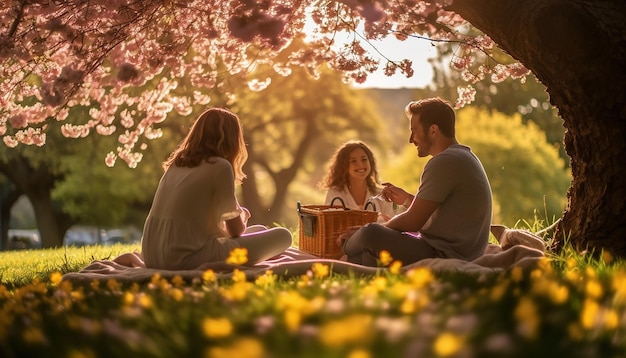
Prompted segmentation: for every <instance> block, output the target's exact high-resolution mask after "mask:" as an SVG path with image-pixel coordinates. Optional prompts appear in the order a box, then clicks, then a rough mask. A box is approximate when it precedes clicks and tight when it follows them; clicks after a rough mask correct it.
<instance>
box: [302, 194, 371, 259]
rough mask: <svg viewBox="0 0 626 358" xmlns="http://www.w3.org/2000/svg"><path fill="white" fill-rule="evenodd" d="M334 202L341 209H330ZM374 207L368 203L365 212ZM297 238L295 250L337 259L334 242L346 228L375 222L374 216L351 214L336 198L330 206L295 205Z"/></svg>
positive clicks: (332, 207)
mask: <svg viewBox="0 0 626 358" xmlns="http://www.w3.org/2000/svg"><path fill="white" fill-rule="evenodd" d="M335 200H339V201H340V202H341V206H336V205H334V203H335ZM370 205H371V206H372V208H373V209H374V210H376V207H375V205H374V203H372V202H368V203H367V204H366V205H365V209H367V208H368V207H369V206H370ZM298 216H299V219H298V227H299V230H298V238H299V248H300V250H302V251H305V252H308V253H310V254H313V255H315V256H319V257H322V258H329V259H338V258H340V257H341V256H342V255H343V251H342V248H341V247H340V246H339V245H338V244H337V238H338V237H339V234H341V232H342V231H344V230H345V229H347V228H348V227H350V226H355V225H364V224H367V223H371V222H374V221H376V218H377V217H378V212H376V211H371V210H353V209H348V208H346V205H345V203H344V202H343V200H342V199H341V198H340V197H336V198H334V199H333V200H332V201H331V202H330V205H302V204H301V203H300V202H298Z"/></svg>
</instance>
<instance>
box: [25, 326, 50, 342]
mask: <svg viewBox="0 0 626 358" xmlns="http://www.w3.org/2000/svg"><path fill="white" fill-rule="evenodd" d="M22 339H24V342H26V343H27V344H42V343H45V342H46V337H45V336H44V335H43V332H42V331H41V329H40V328H38V327H29V328H27V329H26V330H24V333H23V334H22Z"/></svg>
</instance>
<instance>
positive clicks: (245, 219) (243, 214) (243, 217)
mask: <svg viewBox="0 0 626 358" xmlns="http://www.w3.org/2000/svg"><path fill="white" fill-rule="evenodd" d="M239 215H240V216H241V222H242V223H244V224H246V225H248V219H250V217H251V216H252V214H250V210H248V209H247V208H244V207H243V206H242V207H241V214H239Z"/></svg>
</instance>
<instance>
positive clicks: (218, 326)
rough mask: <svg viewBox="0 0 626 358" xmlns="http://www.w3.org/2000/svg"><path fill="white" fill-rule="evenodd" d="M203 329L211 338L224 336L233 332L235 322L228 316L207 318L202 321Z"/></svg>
mask: <svg viewBox="0 0 626 358" xmlns="http://www.w3.org/2000/svg"><path fill="white" fill-rule="evenodd" d="M202 331H203V332H204V335H205V336H206V337H207V338H210V339H218V338H224V337H228V336H230V335H231V334H232V333H233V324H232V323H231V322H230V320H229V319H228V318H226V317H218V318H205V319H204V321H202Z"/></svg>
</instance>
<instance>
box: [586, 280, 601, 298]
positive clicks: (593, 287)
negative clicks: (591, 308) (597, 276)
mask: <svg viewBox="0 0 626 358" xmlns="http://www.w3.org/2000/svg"><path fill="white" fill-rule="evenodd" d="M585 292H586V293H587V295H588V296H589V297H590V298H596V299H597V298H600V297H602V294H603V293H604V289H603V288H602V284H600V283H599V282H598V281H596V280H590V281H589V282H587V285H585Z"/></svg>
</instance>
